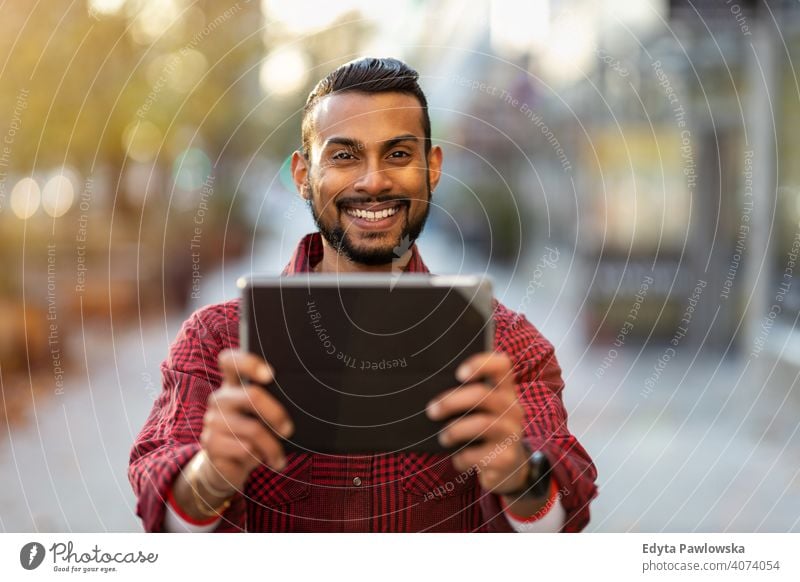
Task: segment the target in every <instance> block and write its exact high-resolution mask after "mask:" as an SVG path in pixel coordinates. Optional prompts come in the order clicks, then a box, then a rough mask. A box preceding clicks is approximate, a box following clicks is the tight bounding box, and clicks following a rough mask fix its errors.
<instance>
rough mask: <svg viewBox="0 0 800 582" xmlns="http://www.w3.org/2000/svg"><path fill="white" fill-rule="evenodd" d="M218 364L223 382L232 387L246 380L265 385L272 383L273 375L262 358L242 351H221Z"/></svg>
mask: <svg viewBox="0 0 800 582" xmlns="http://www.w3.org/2000/svg"><path fill="white" fill-rule="evenodd" d="M218 362H219V369H220V370H221V371H222V376H223V380H224V382H225V383H227V384H231V385H234V386H238V385H242V384H244V383H246V380H247V379H252V380H255V381H257V382H261V383H262V384H267V383H269V382H272V379H273V378H274V375H275V373H274V371H273V370H272V368H271V367H270V365H269V364H268V363H267V362H265V361H264V360H263V359H262V358H260V357H259V356H256V355H255V354H250V353H248V352H244V351H242V350H223V351H221V352H220V354H219V358H218Z"/></svg>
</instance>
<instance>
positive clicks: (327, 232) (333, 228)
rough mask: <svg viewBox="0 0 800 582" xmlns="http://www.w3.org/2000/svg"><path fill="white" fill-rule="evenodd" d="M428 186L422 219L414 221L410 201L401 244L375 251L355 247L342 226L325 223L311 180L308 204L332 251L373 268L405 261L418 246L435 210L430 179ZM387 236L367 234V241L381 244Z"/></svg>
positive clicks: (381, 199) (382, 198) (396, 242)
mask: <svg viewBox="0 0 800 582" xmlns="http://www.w3.org/2000/svg"><path fill="white" fill-rule="evenodd" d="M425 185H426V189H427V191H428V200H427V202H426V203H425V209H424V212H423V213H422V216H420V217H419V218H416V219H414V220H413V221H412V220H411V218H410V212H409V210H410V207H411V204H410V202H409V201H408V200H406V203H405V209H406V215H405V217H404V219H403V226H402V229H401V231H400V235H399V236H398V238H397V240H394V241H390V242H387V243H385V244H383V245H381V246H375V247H372V248H360V247H359V246H357V245H355V244H354V243H353V240H352V238H351V236H350V235H349V234H348V233H347V232H346V231H345V230H344V228H343V227H342V224H341V222H339V221H338V220H337V221H336V222H335V224H325V223H324V222H323V221H322V220H321V218H320V215H319V213H318V212H317V209H316V207H315V205H314V200H315V199H317V196H316V194H317V191H316V189H315V188H314V187H313V186H312V185H311V183H310V181H309V180H306V188H308V189H309V191H310V192H311V197H310V198H309V199H308V200H307V203H308V206H309V208H310V209H311V216H312V217H313V218H314V223H315V224H316V225H317V229H319V232H320V234H321V235H322V237H323V238H324V239H325V240H326V241H327V242H328V244H329V245H331V247H332V248H334V249H335V250H336V252H338V253H339V254H340V255H342V256H344V257H346V258H347V259H349V260H351V261H353V262H354V263H360V264H362V265H369V266H377V265H386V264H387V263H391V262H392V261H394V260H396V259H399V258H400V257H402V256H403V255H404V254H405V252H406V251H408V249H410V248H411V245H412V244H414V242H415V241H416V240H417V239H418V238H419V236H420V235H421V234H422V230H423V229H424V228H425V222H426V221H427V220H428V214H429V213H430V209H431V206H430V202H431V185H430V180H429V179H427V177H426V180H425ZM396 199H397V197H396V196H375V197H373V198H370V200H373V201H375V202H377V203H380V202H385V201H388V200H396ZM337 209H338V210H339V212H342V210H341V208H339V206H338V205H337ZM383 236H384V233H381V232H367V233H365V238H366V239H367V240H369V239H375V240H378V239H380V238H382V237H383Z"/></svg>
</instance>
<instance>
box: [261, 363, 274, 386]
mask: <svg viewBox="0 0 800 582" xmlns="http://www.w3.org/2000/svg"><path fill="white" fill-rule="evenodd" d="M258 378H259V380H261V381H262V382H269V381H270V380H272V368H270V367H269V366H268V365H267V364H261V366H259V368H258Z"/></svg>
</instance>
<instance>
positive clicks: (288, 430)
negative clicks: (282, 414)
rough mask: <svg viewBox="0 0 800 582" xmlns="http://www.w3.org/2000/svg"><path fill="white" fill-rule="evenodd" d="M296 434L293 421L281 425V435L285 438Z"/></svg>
mask: <svg viewBox="0 0 800 582" xmlns="http://www.w3.org/2000/svg"><path fill="white" fill-rule="evenodd" d="M293 432H294V424H292V421H291V420H287V421H286V422H284V423H283V424H282V425H281V434H282V435H283V436H285V437H288V436H290V435H291V434H292V433H293Z"/></svg>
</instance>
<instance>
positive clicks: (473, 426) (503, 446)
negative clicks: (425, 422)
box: [428, 352, 529, 494]
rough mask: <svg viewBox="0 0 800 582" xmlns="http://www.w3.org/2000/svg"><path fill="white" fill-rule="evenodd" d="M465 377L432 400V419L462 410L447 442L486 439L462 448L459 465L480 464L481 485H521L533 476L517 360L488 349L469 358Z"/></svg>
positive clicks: (499, 489)
mask: <svg viewBox="0 0 800 582" xmlns="http://www.w3.org/2000/svg"><path fill="white" fill-rule="evenodd" d="M456 378H457V379H458V380H459V381H461V382H462V385H461V386H458V387H456V388H454V389H452V390H449V391H447V392H444V393H442V394H440V395H439V396H437V397H436V398H434V399H433V400H432V401H431V402H430V403H429V404H428V417H429V418H430V419H431V420H444V419H447V418H450V417H453V416H456V415H459V416H460V415H464V414H466V413H470V414H468V415H467V416H460V417H459V418H456V419H455V420H453V421H452V422H450V423H449V424H448V425H447V426H446V427H445V428H444V429H442V431H441V432H440V433H439V442H440V443H441V444H442V445H443V446H447V447H449V446H454V445H458V444H465V443H467V442H470V441H472V440H480V441H481V443H480V444H475V445H471V446H468V447H464V448H462V449H460V450H459V451H458V452H457V453H456V454H455V455H453V458H452V461H453V466H454V467H455V468H456V469H458V470H460V471H466V470H468V469H469V468H470V467H473V466H475V467H477V468H478V469H479V472H478V480H479V481H480V484H481V486H482V487H483V488H484V489H485V490H487V491H492V492H494V493H497V494H502V493H503V492H507V491H515V490H518V489H520V488H521V487H523V486H524V484H525V481H526V479H527V475H528V471H529V467H528V453H527V451H526V449H525V448H524V447H523V445H522V441H521V438H522V434H523V428H524V422H525V414H524V411H523V409H522V406H520V404H519V401H518V400H517V393H516V388H515V380H514V373H513V371H512V362H511V360H510V359H509V357H508V356H507V355H506V354H504V353H502V352H484V353H482V354H476V355H474V356H472V357H471V358H468V359H467V360H466V361H465V362H464V363H463V364H462V365H461V366H460V367H459V369H458V371H457V372H456Z"/></svg>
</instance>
